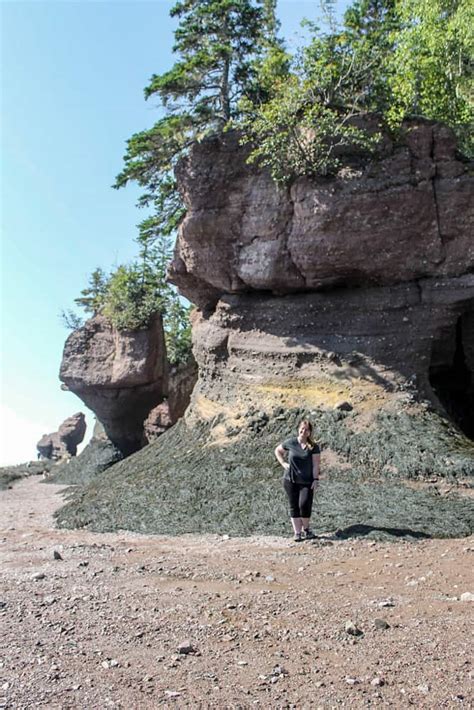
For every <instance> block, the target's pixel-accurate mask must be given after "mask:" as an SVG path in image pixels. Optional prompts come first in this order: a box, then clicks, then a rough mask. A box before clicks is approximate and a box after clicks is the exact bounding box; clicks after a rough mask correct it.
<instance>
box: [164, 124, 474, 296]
mask: <svg viewBox="0 0 474 710" xmlns="http://www.w3.org/2000/svg"><path fill="white" fill-rule="evenodd" d="M455 148H456V145H455V141H454V139H453V136H452V134H451V132H450V131H449V130H448V129H447V128H445V127H443V126H439V125H436V124H432V123H429V122H424V123H421V124H413V125H410V124H407V125H406V126H405V135H404V139H403V140H402V141H401V142H400V143H397V144H396V145H395V144H394V143H393V142H392V141H391V140H389V139H388V138H385V140H383V141H382V142H381V145H380V150H379V155H378V157H377V159H373V160H371V161H369V162H367V160H365V162H364V161H363V160H362V158H361V157H360V156H351V155H348V156H345V157H344V160H345V165H344V167H343V168H342V169H341V170H340V172H339V174H338V175H337V176H336V177H335V178H320V179H318V180H314V179H313V180H310V179H307V178H301V179H299V180H297V181H296V182H294V183H293V184H292V185H291V186H290V187H288V188H277V187H276V186H275V184H274V182H273V181H272V179H271V177H270V176H269V174H268V173H267V172H266V171H259V170H256V169H255V168H252V167H250V166H249V165H248V164H247V163H246V152H245V151H244V150H242V148H240V147H239V143H238V139H237V136H236V135H235V134H226V137H225V139H224V140H218V139H214V140H212V139H209V140H207V141H203V142H202V143H199V144H197V145H196V146H195V148H194V149H193V151H192V152H191V154H190V156H189V157H188V158H187V159H186V160H184V161H183V162H182V163H181V165H180V167H179V170H178V178H179V181H180V184H181V187H182V191H183V196H184V200H185V203H186V207H187V215H186V218H185V220H184V222H183V224H182V226H181V229H180V234H179V240H178V243H177V248H176V254H175V259H174V262H173V265H172V269H171V277H172V280H173V281H174V283H176V284H177V285H178V286H179V289H180V291H181V292H182V293H183V294H184V295H185V296H186V297H187V298H189V300H190V301H191V302H192V303H196V304H197V305H198V306H200V307H201V308H203V309H206V308H209V307H212V306H213V305H214V304H215V303H216V302H217V300H218V298H219V297H220V296H221V295H223V294H227V293H234V294H237V293H248V292H258V293H261V292H262V291H263V292H267V293H273V294H277V295H281V294H285V293H292V292H295V291H300V292H308V291H314V290H321V289H325V290H327V289H328V288H345V289H347V288H354V287H361V288H367V287H370V286H384V285H393V284H398V283H402V282H407V281H408V282H409V281H415V280H417V279H420V278H427V277H443V278H444V277H451V276H457V275H460V274H465V273H469V272H470V271H471V270H472V268H473V267H474V242H473V240H472V223H473V209H474V205H473V200H472V176H471V175H470V173H469V171H468V166H467V165H466V164H465V163H464V162H462V161H460V160H458V159H457V157H456V152H455Z"/></svg>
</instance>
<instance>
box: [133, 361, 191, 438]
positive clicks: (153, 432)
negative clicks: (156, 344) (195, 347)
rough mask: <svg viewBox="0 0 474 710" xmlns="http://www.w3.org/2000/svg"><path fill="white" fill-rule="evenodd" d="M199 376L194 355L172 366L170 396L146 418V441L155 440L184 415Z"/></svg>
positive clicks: (169, 384) (169, 380) (169, 381)
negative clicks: (186, 360) (184, 361)
mask: <svg viewBox="0 0 474 710" xmlns="http://www.w3.org/2000/svg"><path fill="white" fill-rule="evenodd" d="M197 377H198V369H197V363H196V361H195V360H194V358H193V357H191V358H190V360H189V361H188V362H186V363H182V364H180V365H173V366H172V367H171V368H170V371H169V377H168V398H167V400H166V401H165V402H162V403H161V404H158V405H157V406H156V407H154V408H153V409H152V410H151V412H150V414H149V415H148V417H147V418H146V420H145V424H144V433H145V442H144V443H146V444H148V443H150V442H151V441H154V440H155V439H156V438H157V437H158V436H161V434H163V433H164V432H165V431H166V430H167V429H169V428H170V427H171V426H173V424H175V423H176V422H177V421H178V419H180V417H182V416H183V414H184V412H185V411H186V409H187V407H188V405H189V401H190V399H191V394H192V391H193V389H194V385H195V384H196V381H197Z"/></svg>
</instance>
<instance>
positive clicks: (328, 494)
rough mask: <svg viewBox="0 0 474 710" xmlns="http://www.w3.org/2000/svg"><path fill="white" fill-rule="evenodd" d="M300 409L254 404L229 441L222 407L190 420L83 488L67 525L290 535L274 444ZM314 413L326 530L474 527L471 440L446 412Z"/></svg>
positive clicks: (437, 533) (456, 531) (415, 532)
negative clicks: (361, 423) (447, 486)
mask: <svg viewBox="0 0 474 710" xmlns="http://www.w3.org/2000/svg"><path fill="white" fill-rule="evenodd" d="M303 414H306V415H307V414H308V412H303V411H302V410H298V409H294V410H291V411H285V412H283V410H281V411H280V410H278V409H277V410H274V411H272V412H269V413H265V412H256V411H255V410H253V409H250V410H249V412H248V413H247V414H246V415H245V416H243V417H242V420H241V422H239V426H238V427H232V428H229V430H228V436H227V438H226V439H225V441H223V440H222V437H221V436H219V437H217V438H216V437H215V435H214V433H213V432H216V431H219V432H221V431H222V428H223V426H224V428H225V421H224V420H223V418H222V416H220V415H219V416H217V417H215V418H214V420H213V421H212V422H202V421H201V422H197V423H196V424H195V425H194V426H191V425H190V424H189V423H186V422H185V421H184V420H181V421H180V422H178V423H177V424H176V425H175V426H174V427H173V428H172V429H170V430H169V431H168V432H166V433H165V434H163V435H162V436H161V437H160V438H159V439H158V440H157V441H156V442H154V443H153V444H151V445H150V446H147V447H146V448H144V449H142V450H141V451H139V452H138V453H136V454H134V455H133V456H130V457H129V458H127V459H125V460H124V461H122V462H120V463H118V464H116V465H114V466H112V467H111V468H109V469H108V470H107V471H104V472H103V473H101V474H99V475H97V476H96V477H95V478H94V480H92V481H91V482H90V483H89V484H88V485H87V486H85V487H84V488H80V489H78V490H76V491H75V492H74V494H73V496H72V499H71V500H70V502H69V503H68V504H67V505H66V506H65V507H63V508H62V509H61V510H60V511H58V513H57V522H58V525H60V526H63V527H86V528H89V529H91V530H96V531H101V532H104V531H115V530H119V529H127V530H133V531H137V532H141V533H162V534H183V533H220V534H224V533H226V534H229V535H239V536H240V535H243V536H245V535H254V534H263V535H275V534H276V535H287V534H288V533H289V530H290V526H289V520H288V512H287V503H286V497H285V494H284V492H283V489H282V485H281V478H282V470H281V468H280V467H279V466H278V464H277V463H276V461H275V459H274V455H273V450H274V448H275V446H276V445H277V444H278V443H280V442H281V441H283V440H284V439H285V438H287V437H288V436H289V435H291V433H292V432H293V431H295V429H296V425H297V422H298V420H299V419H300V418H301V416H302V415H303ZM310 415H311V418H312V420H313V422H314V424H315V429H316V431H317V432H318V438H319V439H320V440H321V442H322V443H323V462H324V460H325V455H324V452H325V451H327V452H328V454H329V451H331V452H332V453H333V454H335V456H333V457H332V463H331V464H330V465H327V466H326V467H325V470H324V480H323V481H322V482H321V484H320V488H319V491H318V494H317V496H316V501H315V507H314V512H313V519H312V520H313V527H314V528H315V530H316V531H317V532H329V531H331V532H335V531H338V534H339V535H340V536H344V535H368V536H370V537H379V538H380V537H393V536H400V535H403V536H406V537H412V538H418V537H426V536H430V537H432V536H434V537H458V536H465V535H469V534H471V533H472V532H473V529H474V503H473V500H472V498H471V497H470V496H469V493H470V492H471V491H470V490H469V488H468V487H466V486H468V485H469V484H468V483H466V481H468V480H469V478H470V477H472V476H473V474H474V446H473V445H472V442H469V441H468V440H466V439H465V438H464V437H463V436H462V435H460V434H459V432H457V430H455V429H453V428H452V427H450V425H449V424H447V423H446V422H445V420H443V419H441V418H439V417H438V416H437V415H435V414H433V413H429V412H427V413H426V414H425V415H418V416H417V417H410V416H408V415H406V414H400V416H396V415H390V416H388V415H387V416H385V415H379V416H378V417H377V420H376V422H375V423H374V424H373V426H372V427H371V428H370V429H369V430H364V431H359V432H357V431H355V430H354V427H353V421H352V419H351V418H352V415H351V414H350V413H345V412H340V411H330V412H325V411H323V410H320V411H319V410H318V411H315V412H311V413H310ZM330 458H331V457H330V456H329V455H328V456H327V459H328V460H329V459H330ZM334 461H335V462H334ZM77 462H79V457H78V459H77ZM70 465H71V464H69V466H70ZM428 476H429V477H431V479H432V478H433V477H436V478H437V479H438V480H440V481H444V482H446V480H449V481H450V482H451V488H452V491H451V492H450V493H449V494H447V495H446V494H440V492H439V490H438V489H437V488H436V487H435V486H428V485H427V484H426V483H423V479H424V478H426V477H428ZM461 482H462V483H463V486H464V487H462V486H461V485H460V483H461Z"/></svg>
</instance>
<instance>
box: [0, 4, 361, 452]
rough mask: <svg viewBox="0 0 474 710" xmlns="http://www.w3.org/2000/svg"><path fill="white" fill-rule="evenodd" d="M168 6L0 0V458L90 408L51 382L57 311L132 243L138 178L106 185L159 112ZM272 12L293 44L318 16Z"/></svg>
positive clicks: (169, 33) (315, 11) (310, 8)
mask: <svg viewBox="0 0 474 710" xmlns="http://www.w3.org/2000/svg"><path fill="white" fill-rule="evenodd" d="M173 4H174V3H172V2H168V1H167V0H154V1H148V2H146V1H142V0H112V1H109V0H105V1H95V0H78V1H70V0H56V1H55V2H43V1H42V0H37V1H35V2H23V1H22V0H12V1H11V2H10V1H7V2H5V0H0V23H1V26H0V30H1V66H2V69H1V115H2V118H1V153H2V159H1V182H0V200H1V201H0V211H1V240H2V242H1V254H0V259H1V273H0V276H1V320H0V335H1V361H0V367H1V391H0V406H1V410H0V416H1V419H0V465H5V464H11V463H20V462H22V461H27V460H29V459H33V458H35V457H36V442H37V441H38V439H39V438H40V437H41V436H42V435H43V434H44V433H50V432H53V431H56V430H57V428H58V427H59V425H60V424H61V422H62V421H63V420H64V419H65V418H66V417H67V416H70V415H71V414H73V413H75V412H77V411H84V412H87V410H86V409H85V407H84V405H83V403H82V402H81V401H80V400H79V399H78V398H77V397H76V396H75V395H73V394H72V393H67V392H63V391H61V389H60V382H59V379H58V372H59V365H60V362H61V355H62V349H63V345H64V341H65V339H66V337H67V335H68V331H67V330H66V329H65V328H64V326H63V325H62V323H61V322H60V317H59V315H60V312H61V310H62V309H66V308H69V307H72V306H73V299H74V298H75V297H77V296H78V295H79V294H80V291H81V289H82V288H84V287H85V285H86V282H87V278H88V276H89V274H90V273H91V272H92V271H93V270H94V269H95V268H96V267H97V266H101V267H102V268H103V269H104V270H106V271H108V270H110V268H111V267H113V266H114V265H116V264H118V263H122V262H124V261H127V260H129V259H131V258H132V257H133V256H135V254H136V246H135V244H134V238H135V236H136V229H135V225H136V224H137V223H138V222H140V221H141V220H142V219H143V217H144V215H143V213H142V212H140V210H138V209H137V208H136V207H135V203H136V199H137V196H138V194H139V193H138V190H137V189H136V188H135V187H134V186H131V187H128V188H127V189H126V190H119V191H116V190H113V189H111V185H112V183H113V181H114V178H115V176H116V174H117V173H118V172H119V171H120V169H121V167H122V156H123V154H124V152H125V142H126V139H127V138H129V137H130V136H131V135H132V134H133V133H135V132H137V131H140V130H142V129H144V128H148V127H149V126H151V125H152V124H153V123H154V121H155V120H156V118H157V107H156V104H155V105H154V104H153V102H145V101H144V98H143V88H144V86H145V85H146V84H147V83H148V80H149V78H150V77H151V75H152V74H153V73H157V74H158V73H161V72H163V71H165V70H167V69H168V68H170V66H171V65H172V62H173V56H172V52H171V48H172V44H173V30H174V27H175V22H174V20H172V19H171V18H170V17H169V10H170V7H172V5H173ZM347 4H348V2H347V1H346V0H339V2H338V9H339V10H342V9H343V8H344V7H345V6H346V5H347ZM278 12H279V16H280V18H281V21H282V30H283V33H284V35H285V37H286V38H287V40H288V45H289V47H290V48H291V47H292V46H295V45H296V44H297V38H296V37H297V34H298V33H299V34H301V31H300V30H299V23H300V21H301V19H302V18H303V17H308V18H310V19H317V18H318V16H319V15H320V9H319V3H318V0H305V1H302V0H280V1H279V7H278ZM87 420H88V434H87V435H86V437H87V438H88V437H89V436H90V435H91V433H92V426H93V417H92V415H91V414H90V413H88V417H87Z"/></svg>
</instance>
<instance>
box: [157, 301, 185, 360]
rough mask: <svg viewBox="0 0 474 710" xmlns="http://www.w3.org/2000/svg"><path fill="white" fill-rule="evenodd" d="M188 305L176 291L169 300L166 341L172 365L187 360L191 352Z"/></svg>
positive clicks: (165, 319) (165, 324) (165, 317)
mask: <svg viewBox="0 0 474 710" xmlns="http://www.w3.org/2000/svg"><path fill="white" fill-rule="evenodd" d="M190 310H191V306H186V305H184V303H183V302H182V300H181V299H180V298H179V296H178V294H177V293H176V292H173V296H172V297H170V299H169V301H168V307H167V309H166V311H165V316H164V327H165V342H166V352H167V353H168V360H169V362H170V363H171V364H172V365H175V364H178V363H180V362H186V361H187V360H188V359H189V355H190V353H191V346H192V343H191V324H190V322H189V313H190Z"/></svg>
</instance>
